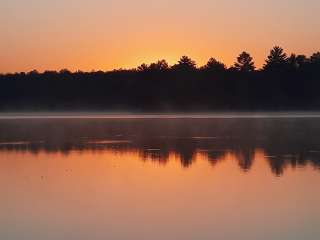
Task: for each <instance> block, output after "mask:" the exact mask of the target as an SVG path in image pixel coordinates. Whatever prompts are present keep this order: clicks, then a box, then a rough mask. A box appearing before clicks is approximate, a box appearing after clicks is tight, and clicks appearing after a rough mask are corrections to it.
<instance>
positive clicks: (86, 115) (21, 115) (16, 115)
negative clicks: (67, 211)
mask: <svg viewBox="0 0 320 240" xmlns="http://www.w3.org/2000/svg"><path fill="white" fill-rule="evenodd" d="M211 118H212V119H232V118H235V119H237V118H241V119H245V118H249V119H252V118H253V119H254V118H256V119H259V118H320V112H311V111H297V112H294V111H283V112H281V111H279V112H263V111H261V112H241V111H239V112H228V111H225V112H211V113H182V112H179V113H140V112H139V113H130V112H72V111H70V112H3V113H0V120H5V119H211Z"/></svg>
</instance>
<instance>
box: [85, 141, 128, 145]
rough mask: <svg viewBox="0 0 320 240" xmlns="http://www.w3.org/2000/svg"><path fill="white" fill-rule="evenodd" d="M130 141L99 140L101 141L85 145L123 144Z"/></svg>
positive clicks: (89, 142)
mask: <svg viewBox="0 0 320 240" xmlns="http://www.w3.org/2000/svg"><path fill="white" fill-rule="evenodd" d="M131 142H132V141H129V140H101V141H88V142H86V143H87V144H103V145H105V144H124V143H131Z"/></svg>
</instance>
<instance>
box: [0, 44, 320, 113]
mask: <svg viewBox="0 0 320 240" xmlns="http://www.w3.org/2000/svg"><path fill="white" fill-rule="evenodd" d="M319 89H320V52H317V53H314V54H313V55H312V56H310V57H307V56H304V55H295V54H291V55H287V54H286V53H285V52H284V50H283V49H282V48H280V47H274V48H273V49H272V50H271V51H270V54H269V56H267V58H266V61H265V65H264V66H263V67H262V68H261V69H256V67H255V63H254V60H253V58H252V57H251V56H250V54H249V53H247V52H243V53H241V54H240V55H239V57H238V58H237V59H236V62H235V64H234V65H233V66H231V67H229V68H227V67H226V65H225V64H223V63H222V62H219V61H218V60H216V59H214V58H211V59H209V61H208V63H207V64H206V65H204V66H201V67H197V64H196V62H195V61H193V60H192V59H191V58H189V57H187V56H183V57H181V59H180V60H179V62H178V63H177V64H175V65H173V66H169V64H168V63H167V62H166V61H165V60H160V61H158V62H156V63H152V64H150V65H147V64H142V65H141V66H139V67H138V68H135V69H129V70H126V69H118V70H113V71H107V72H103V71H93V72H81V71H77V72H70V71H68V70H61V71H59V72H56V71H45V72H43V73H39V72H37V71H31V72H28V73H24V72H22V73H13V74H2V75H0V110H1V111H14V110H34V111H37V110H67V111H68V110H86V111H88V110H89V111H90V110H94V111H96V110H107V111H128V110H130V111H216V110H253V111H255V110H279V111H280V110H319V109H320V94H319Z"/></svg>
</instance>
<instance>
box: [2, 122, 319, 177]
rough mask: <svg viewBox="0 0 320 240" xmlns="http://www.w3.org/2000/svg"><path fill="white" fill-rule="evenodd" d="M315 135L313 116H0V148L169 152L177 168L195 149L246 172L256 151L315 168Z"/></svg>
mask: <svg viewBox="0 0 320 240" xmlns="http://www.w3.org/2000/svg"><path fill="white" fill-rule="evenodd" d="M319 133H320V126H319V124H318V120H317V119H314V120H312V119H300V120H294V119H291V120H290V119H282V120H281V119H278V120H277V119H269V120H267V119H256V120H253V119H251V120H250V119H242V120H240V119H239V120H236V119H193V120H179V119H175V120H172V119H171V120H165V119H162V120H151V119H149V120H24V121H19V120H14V121H12V120H9V121H4V120H2V121H0V150H9V151H21V152H31V153H34V154H37V153H39V152H42V151H44V152H47V153H57V152H60V153H63V154H69V153H70V152H71V151H101V150H110V151H113V152H115V153H124V152H137V153H139V155H140V156H141V159H143V160H144V161H148V160H152V161H157V162H159V163H162V164H166V163H167V162H168V161H169V160H170V156H171V155H172V154H174V155H176V156H177V158H178V159H179V160H180V162H181V165H182V166H183V167H190V166H191V165H192V164H193V163H194V161H196V158H197V154H199V153H201V154H202V155H203V156H205V158H206V159H208V161H209V162H210V163H211V164H212V165H213V166H214V165H216V164H218V163H219V162H220V161H222V160H223V159H225V157H226V156H228V155H229V156H232V158H234V159H235V160H236V161H237V162H238V164H239V166H240V168H241V169H243V170H244V171H248V170H250V169H251V167H252V164H253V162H254V159H255V156H256V152H257V149H261V150H262V151H263V153H264V155H265V159H267V161H268V163H269V165H270V167H271V169H272V172H273V173H275V174H277V175H281V174H282V173H283V172H284V171H285V169H286V167H288V166H291V167H302V166H305V165H307V164H311V165H313V166H315V167H317V168H319V167H320V141H319V138H320V134H319ZM106 140H107V141H106ZM318 151H319V152H318ZM0 154H1V153H0Z"/></svg>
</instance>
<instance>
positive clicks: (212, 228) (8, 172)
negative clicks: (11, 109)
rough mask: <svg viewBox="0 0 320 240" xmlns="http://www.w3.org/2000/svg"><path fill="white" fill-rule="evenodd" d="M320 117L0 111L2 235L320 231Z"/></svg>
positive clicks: (245, 238) (278, 235)
mask: <svg viewBox="0 0 320 240" xmlns="http://www.w3.org/2000/svg"><path fill="white" fill-rule="evenodd" d="M319 185H320V118H314V117H299V118H295V117H291V118H290V117H289V118H287V117H281V118H276V117H272V118H264V117H259V118H247V117H244V118H223V117H219V118H203V119H201V118H200V119H199V118H193V119H191V118H184V119H181V118H165V117H163V118H130V117H126V118H122V119H120V118H116V117H115V118H109V119H108V118H106V119H105V118H83V117H82V118H79V119H76V118H68V119H62V118H56V119H52V118H51V119H46V118H42V119H36V118H30V119H19V118H15V119H11V118H10V117H7V118H5V119H4V118H3V119H1V120H0V188H1V196H0V239H1V240H11V239H12V240H20V239H21V240H38V239H39V240H51V239H52V240H56V239H66V240H71V239H75V240H87V239H93V240H95V239H97V240H102V239H103V240H104V239H111V240H113V239H119V240H126V239H130V240H131V239H133V240H135V239H137V240H138V239H139V240H141V239H154V240H157V239H159V240H160V239H161V240H162V239H169V240H171V239H172V240H176V239H184V240H185V239H190V240H194V239H219V240H229V239H230V240H233V239H236V240H238V239H239V240H249V239H252V240H257V239H259V240H260V239H261V240H264V239H265V240H270V239H284V240H286V239H290V240H291V239H299V240H300V239H303V240H318V239H319V238H320V227H319V224H320V186H319Z"/></svg>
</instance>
